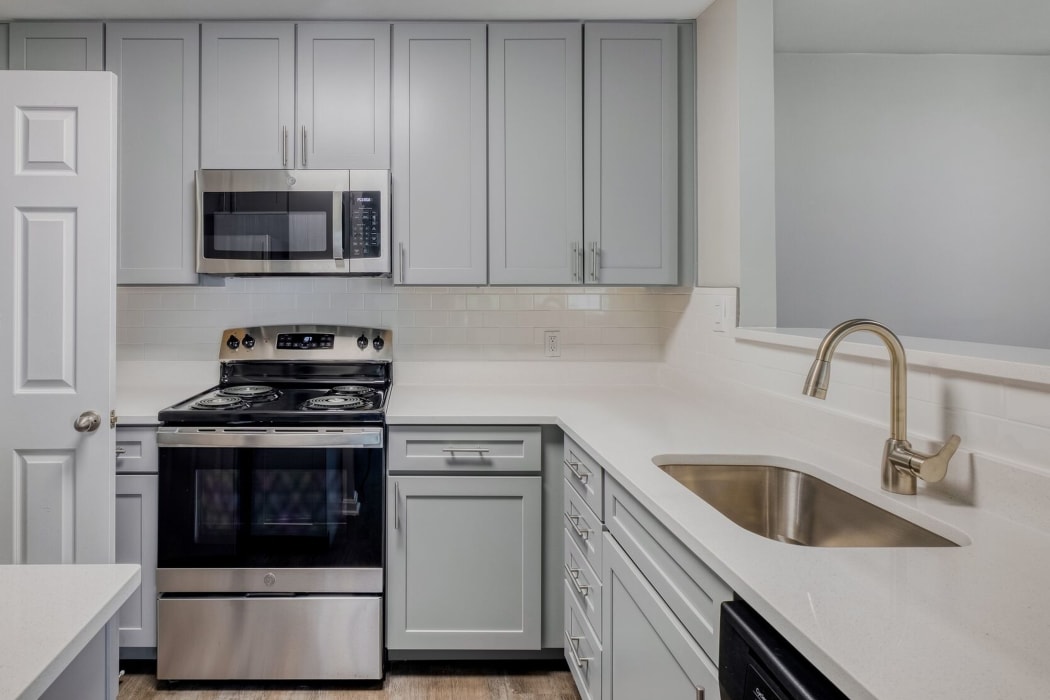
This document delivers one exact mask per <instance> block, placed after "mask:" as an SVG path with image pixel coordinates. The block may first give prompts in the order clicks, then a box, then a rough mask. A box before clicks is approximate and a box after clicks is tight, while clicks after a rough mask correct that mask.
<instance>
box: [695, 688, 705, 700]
mask: <svg viewBox="0 0 1050 700" xmlns="http://www.w3.org/2000/svg"><path fill="white" fill-rule="evenodd" d="M696 700H704V689H703V688H702V687H700V686H697V688H696Z"/></svg>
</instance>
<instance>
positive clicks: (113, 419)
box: [109, 409, 117, 428]
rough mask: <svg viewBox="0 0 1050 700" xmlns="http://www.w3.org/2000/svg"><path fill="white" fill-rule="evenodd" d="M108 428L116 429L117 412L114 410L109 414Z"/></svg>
mask: <svg viewBox="0 0 1050 700" xmlns="http://www.w3.org/2000/svg"><path fill="white" fill-rule="evenodd" d="M109 427H110V428H116V427H117V411H116V409H114V410H111V411H110V412H109Z"/></svg>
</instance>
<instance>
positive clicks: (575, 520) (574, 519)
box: [565, 513, 594, 540]
mask: <svg viewBox="0 0 1050 700" xmlns="http://www.w3.org/2000/svg"><path fill="white" fill-rule="evenodd" d="M565 517H566V518H568V519H569V525H571V526H572V529H573V530H575V532H576V535H577V536H579V537H580V538H581V539H584V540H586V539H589V538H590V536H591V533H592V532H594V530H588V529H587V528H585V527H580V516H578V515H569V514H568V513H566V514H565Z"/></svg>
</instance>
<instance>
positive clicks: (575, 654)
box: [565, 630, 592, 669]
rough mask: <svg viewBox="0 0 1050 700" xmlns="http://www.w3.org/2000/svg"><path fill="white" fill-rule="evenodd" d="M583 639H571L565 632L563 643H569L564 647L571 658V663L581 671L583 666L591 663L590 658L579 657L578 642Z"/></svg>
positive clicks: (567, 632)
mask: <svg viewBox="0 0 1050 700" xmlns="http://www.w3.org/2000/svg"><path fill="white" fill-rule="evenodd" d="M582 639H583V637H573V636H570V635H569V631H568V630H566V631H565V641H566V642H568V643H569V646H568V647H566V648H567V649H568V650H569V656H571V657H572V663H573V664H574V665H575V666H576V668H578V669H583V667H584V666H586V665H587V664H589V663H590V662H591V661H592V658H591V657H590V656H580V640H582Z"/></svg>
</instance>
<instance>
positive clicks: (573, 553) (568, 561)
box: [565, 530, 602, 641]
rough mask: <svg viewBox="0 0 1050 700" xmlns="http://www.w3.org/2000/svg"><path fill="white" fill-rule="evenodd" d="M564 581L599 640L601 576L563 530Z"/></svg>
mask: <svg viewBox="0 0 1050 700" xmlns="http://www.w3.org/2000/svg"><path fill="white" fill-rule="evenodd" d="M565 582H566V583H568V584H569V591H570V592H571V593H572V596H573V598H575V599H576V605H577V606H578V607H579V608H580V609H581V610H583V614H584V615H585V616H586V617H587V621H588V622H590V623H591V627H592V628H593V629H594V631H595V633H596V636H597V638H598V640H599V641H601V638H602V577H601V576H600V575H599V574H597V573H596V572H595V571H594V569H592V568H591V565H590V563H588V561H587V557H585V556H584V554H583V552H582V551H581V550H580V548H579V547H577V546H576V543H575V542H574V541H573V539H572V535H571V534H570V532H569V531H568V530H566V531H565Z"/></svg>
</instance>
